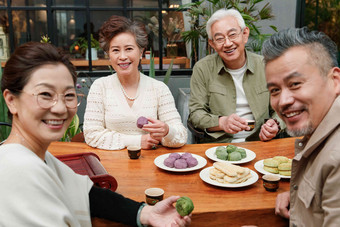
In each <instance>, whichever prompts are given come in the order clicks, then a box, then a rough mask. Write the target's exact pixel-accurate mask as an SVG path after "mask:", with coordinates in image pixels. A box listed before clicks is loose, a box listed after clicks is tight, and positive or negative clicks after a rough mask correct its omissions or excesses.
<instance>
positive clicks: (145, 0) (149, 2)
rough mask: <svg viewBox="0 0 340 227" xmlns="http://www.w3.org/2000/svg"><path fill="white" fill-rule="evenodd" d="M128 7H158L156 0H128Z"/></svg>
mask: <svg viewBox="0 0 340 227" xmlns="http://www.w3.org/2000/svg"><path fill="white" fill-rule="evenodd" d="M128 7H134V8H145V7H152V8H158V1H156V0H130V1H128Z"/></svg>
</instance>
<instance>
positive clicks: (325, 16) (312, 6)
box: [305, 0, 340, 57]
mask: <svg viewBox="0 0 340 227" xmlns="http://www.w3.org/2000/svg"><path fill="white" fill-rule="evenodd" d="M305 10H306V11H305V15H306V16H305V25H306V26H307V27H309V28H310V29H313V30H319V31H323V32H325V33H326V34H327V35H328V36H329V37H330V38H331V39H332V40H333V41H334V42H335V43H336V44H337V45H338V50H339V51H340V49H339V48H340V29H339V24H340V17H339V15H340V1H339V0H306V9H305ZM339 57H340V56H339Z"/></svg>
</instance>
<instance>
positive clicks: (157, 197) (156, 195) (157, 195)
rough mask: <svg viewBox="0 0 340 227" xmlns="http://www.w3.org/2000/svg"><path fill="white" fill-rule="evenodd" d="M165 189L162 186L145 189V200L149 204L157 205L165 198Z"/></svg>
mask: <svg viewBox="0 0 340 227" xmlns="http://www.w3.org/2000/svg"><path fill="white" fill-rule="evenodd" d="M163 196H164V190H163V189H161V188H148V189H146V190H145V200H146V203H147V204H149V205H155V204H156V203H158V202H159V201H162V200H163Z"/></svg>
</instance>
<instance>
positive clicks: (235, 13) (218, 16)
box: [206, 9, 246, 39]
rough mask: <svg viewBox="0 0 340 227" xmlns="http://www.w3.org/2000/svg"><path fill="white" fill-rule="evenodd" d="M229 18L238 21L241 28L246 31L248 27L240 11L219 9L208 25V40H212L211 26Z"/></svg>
mask: <svg viewBox="0 0 340 227" xmlns="http://www.w3.org/2000/svg"><path fill="white" fill-rule="evenodd" d="M227 16H232V17H235V19H236V20H237V23H238V25H239V26H240V27H241V29H244V28H245V27H246V24H245V22H244V19H243V17H242V15H241V13H240V12H239V11H237V10H236V9H219V10H217V11H216V12H215V13H213V15H211V17H210V18H209V20H208V22H207V25H206V30H207V34H208V38H209V39H212V34H211V26H212V25H213V24H214V23H215V22H216V21H219V20H221V19H223V18H225V17H227Z"/></svg>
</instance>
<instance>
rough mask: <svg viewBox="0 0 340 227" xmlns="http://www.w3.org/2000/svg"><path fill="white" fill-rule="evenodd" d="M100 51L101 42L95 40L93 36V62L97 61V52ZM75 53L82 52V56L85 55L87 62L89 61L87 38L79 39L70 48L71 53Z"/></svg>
mask: <svg viewBox="0 0 340 227" xmlns="http://www.w3.org/2000/svg"><path fill="white" fill-rule="evenodd" d="M99 49H100V45H99V41H98V40H96V39H95V38H93V35H92V34H91V56H92V60H97V59H98V57H97V51H98V50H99ZM74 51H76V52H80V54H82V55H83V54H85V56H86V60H88V41H87V39H86V38H85V37H79V38H77V40H76V41H75V42H74V43H73V44H72V45H71V46H70V53H73V52H74Z"/></svg>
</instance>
